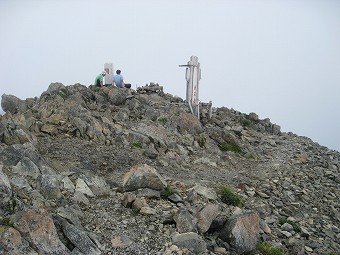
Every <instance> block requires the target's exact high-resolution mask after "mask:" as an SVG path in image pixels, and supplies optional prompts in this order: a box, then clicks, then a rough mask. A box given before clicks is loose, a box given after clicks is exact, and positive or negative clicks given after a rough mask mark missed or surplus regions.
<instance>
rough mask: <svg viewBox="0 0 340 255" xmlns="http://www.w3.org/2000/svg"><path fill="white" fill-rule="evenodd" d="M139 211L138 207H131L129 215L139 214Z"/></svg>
mask: <svg viewBox="0 0 340 255" xmlns="http://www.w3.org/2000/svg"><path fill="white" fill-rule="evenodd" d="M139 212H140V208H133V209H132V210H131V215H132V216H137V215H138V214H139Z"/></svg>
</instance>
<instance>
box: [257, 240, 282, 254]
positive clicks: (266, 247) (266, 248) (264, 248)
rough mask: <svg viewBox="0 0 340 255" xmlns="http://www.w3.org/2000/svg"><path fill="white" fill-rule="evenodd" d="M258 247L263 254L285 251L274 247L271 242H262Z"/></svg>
mask: <svg viewBox="0 0 340 255" xmlns="http://www.w3.org/2000/svg"><path fill="white" fill-rule="evenodd" d="M256 248H257V249H258V250H259V251H260V252H261V253H262V254H263V255H284V254H285V253H284V252H283V250H282V249H281V248H277V247H273V246H272V245H271V244H270V243H267V242H261V243H258V244H257V245H256Z"/></svg>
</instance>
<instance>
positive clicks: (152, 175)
mask: <svg viewBox="0 0 340 255" xmlns="http://www.w3.org/2000/svg"><path fill="white" fill-rule="evenodd" d="M165 187H166V181H165V180H164V179H163V177H162V176H161V175H160V174H158V173H157V171H156V169H154V168H153V167H151V166H149V165H147V164H142V165H137V166H133V167H132V168H131V169H130V171H129V172H127V173H126V174H125V175H124V180H123V188H124V190H125V191H133V190H138V189H141V188H149V189H154V190H162V189H164V188H165Z"/></svg>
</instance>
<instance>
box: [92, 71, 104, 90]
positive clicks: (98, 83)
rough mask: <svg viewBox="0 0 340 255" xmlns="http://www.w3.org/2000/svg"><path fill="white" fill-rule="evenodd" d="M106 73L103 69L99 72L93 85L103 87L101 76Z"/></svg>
mask: <svg viewBox="0 0 340 255" xmlns="http://www.w3.org/2000/svg"><path fill="white" fill-rule="evenodd" d="M105 75H106V72H105V71H103V72H102V73H101V74H99V75H98V76H97V77H96V79H95V81H94V85H95V86H97V87H103V77H104V76H105Z"/></svg>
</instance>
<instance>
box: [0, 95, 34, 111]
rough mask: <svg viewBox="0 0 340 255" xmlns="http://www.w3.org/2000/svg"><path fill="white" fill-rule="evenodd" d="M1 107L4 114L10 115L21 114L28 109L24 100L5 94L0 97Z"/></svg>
mask: <svg viewBox="0 0 340 255" xmlns="http://www.w3.org/2000/svg"><path fill="white" fill-rule="evenodd" d="M1 107H2V109H3V110H4V111H5V112H10V113H11V114H16V113H22V112H24V111H26V110H27V109H28V108H27V106H26V102H25V100H21V99H20V98H17V97H16V96H13V95H6V94H3V95H2V96H1Z"/></svg>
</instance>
